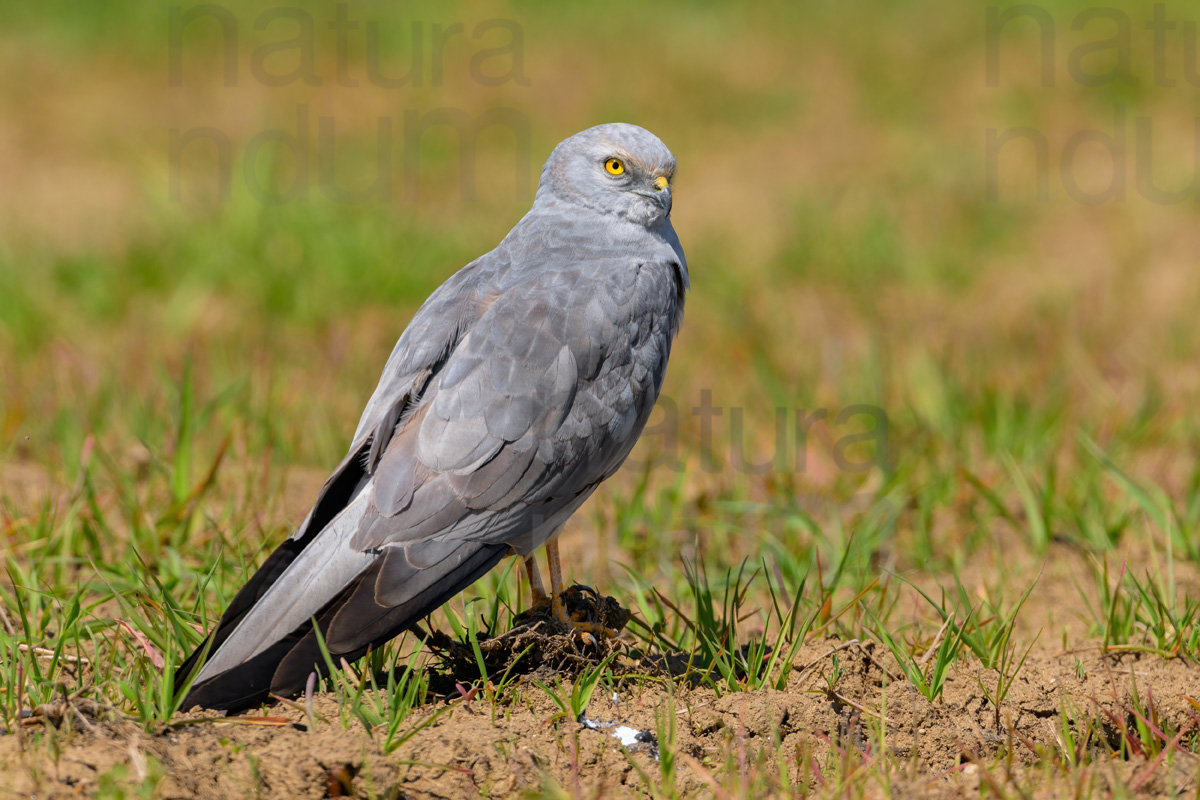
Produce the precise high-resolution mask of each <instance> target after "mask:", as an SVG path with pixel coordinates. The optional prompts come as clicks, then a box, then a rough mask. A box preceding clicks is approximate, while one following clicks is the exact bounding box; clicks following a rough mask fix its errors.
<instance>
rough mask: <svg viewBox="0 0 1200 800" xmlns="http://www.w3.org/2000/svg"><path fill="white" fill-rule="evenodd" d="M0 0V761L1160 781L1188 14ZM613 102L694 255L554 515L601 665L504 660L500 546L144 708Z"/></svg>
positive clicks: (360, 770)
mask: <svg viewBox="0 0 1200 800" xmlns="http://www.w3.org/2000/svg"><path fill="white" fill-rule="evenodd" d="M0 5H2V7H3V10H4V18H5V19H6V25H5V26H4V28H3V30H2V31H0V109H3V113H0V187H2V188H0V534H2V538H0V552H2V553H3V557H4V562H5V567H6V570H7V575H6V577H0V725H2V726H3V727H4V731H5V732H4V735H0V769H2V770H3V773H4V774H5V775H6V776H8V777H7V778H6V780H5V781H4V782H3V783H4V785H3V786H0V796H8V795H11V796H19V797H23V796H34V795H36V796H38V797H60V796H61V797H68V796H78V795H79V794H83V795H86V796H99V797H111V798H117V797H210V796H211V797H240V796H246V797H274V796H281V797H283V796H287V797H301V796H312V797H322V796H343V795H354V796H364V797H423V796H440V797H457V796H474V795H476V794H487V795H489V796H510V795H518V794H526V795H532V796H543V797H619V796H629V795H632V796H653V797H676V796H712V797H718V798H724V797H746V796H762V797H766V796H789V795H793V794H805V795H812V796H818V797H834V796H839V797H841V796H846V797H876V796H893V795H895V796H930V797H933V796H938V797H943V796H948V797H958V796H972V797H974V796H987V797H1043V796H1066V795H1070V796H1075V797H1083V796H1101V795H1103V796H1108V797H1112V796H1118V797H1120V796H1138V795H1148V796H1172V797H1174V796H1189V797H1195V796H1197V794H1198V793H1200V785H1198V783H1197V771H1198V769H1197V764H1198V763H1200V759H1198V756H1200V688H1198V687H1200V680H1198V679H1197V675H1198V674H1200V673H1198V672H1197V667H1196V661H1197V659H1200V626H1198V617H1200V569H1198V566H1200V461H1198V460H1197V454H1198V452H1200V449H1198V448H1200V423H1198V422H1197V417H1196V414H1195V409H1196V408H1198V407H1200V360H1198V359H1197V353H1198V352H1200V325H1197V322H1196V320H1197V313H1196V309H1197V308H1198V307H1200V270H1197V268H1196V263H1195V258H1196V253H1197V252H1200V224H1198V223H1200V214H1198V209H1200V205H1198V202H1197V201H1198V200H1200V162H1198V161H1197V159H1200V150H1198V149H1197V144H1196V143H1197V141H1200V138H1198V137H1200V128H1198V127H1197V123H1196V121H1195V119H1193V117H1194V116H1195V114H1194V109H1195V108H1196V107H1197V101H1198V100H1200V88H1198V86H1200V78H1198V77H1196V76H1197V74H1198V72H1197V71H1198V69H1200V65H1198V64H1197V63H1196V62H1195V58H1196V56H1195V52H1196V47H1195V36H1196V34H1195V30H1196V21H1197V12H1196V11H1195V9H1194V8H1193V7H1192V6H1188V5H1185V4H1183V3H1166V4H1155V3H1151V2H1125V3H1122V4H1120V5H1115V6H1111V7H1106V8H1102V9H1100V10H1099V11H1098V12H1097V11H1092V12H1088V11H1087V9H1088V8H1089V7H1090V6H1089V5H1087V4H1084V3H1072V2H1067V1H1066V0H1044V2H1042V3H1041V4H1039V5H1036V6H1028V5H1026V6H1023V7H1021V9H1023V11H1022V10H1021V9H1018V11H1017V12H1014V11H1013V8H1014V7H1013V6H1011V5H1009V4H997V5H978V6H977V5H974V4H969V3H954V2H949V0H913V2H909V3H887V2H882V0H879V1H877V2H876V1H872V2H867V3H864V4H861V5H859V6H855V7H846V8H844V9H843V8H840V7H838V6H836V5H834V4H800V3H795V4H784V3H779V4H764V5H754V6H748V5H747V6H732V5H730V6H725V5H722V4H716V3H711V4H696V5H695V6H686V7H684V6H678V7H671V6H656V7H654V8H648V7H643V6H641V5H638V4H633V3H618V4H616V5H610V6H607V7H605V10H604V11H603V12H600V11H597V12H595V13H590V14H585V13H584V12H583V11H582V10H581V9H576V8H573V7H567V6H565V5H562V4H549V3H512V4H511V5H504V4H495V3H491V4H486V5H469V6H468V5H465V4H463V5H461V6H452V5H442V4H432V3H405V4H402V5H400V4H385V3H376V2H372V3H361V4H359V3H354V4H349V5H346V6H342V11H338V7H336V6H325V5H318V4H315V3H311V4H310V3H299V4H292V5H288V6H278V5H272V4H267V3H252V4H249V5H247V6H245V7H241V8H235V7H233V6H229V7H228V8H226V7H224V6H211V5H210V6H201V5H194V6H193V5H180V6H175V7H158V6H154V5H153V4H137V3H132V2H126V1H125V0H118V1H116V2H109V3H97V4H93V5H90V6H87V7H80V6H75V5H68V4H66V3H61V2H51V3H43V4H29V3H24V4H18V3H11V2H4V3H2V4H0ZM1010 13H1021V14H1022V15H1021V16H1015V17H1012V18H1009V17H1007V16H1005V15H1006V14H1010ZM1089 13H1090V14H1091V16H1089ZM339 14H344V16H341V17H339ZM1156 20H1157V21H1158V22H1162V23H1163V24H1161V25H1158V24H1157V23H1156ZM1166 22H1174V23H1176V24H1175V25H1174V27H1166ZM455 26H457V27H455ZM1189 35H1190V40H1189ZM1189 42H1190V43H1189ZM612 120H622V121H628V122H633V123H637V124H640V125H642V126H644V127H646V128H649V129H650V130H652V131H654V132H655V133H657V134H658V135H659V136H661V137H662V139H663V140H664V141H665V142H666V143H667V144H668V145H669V146H670V147H671V148H672V149H673V151H674V152H675V155H676V157H677V159H678V161H679V164H680V169H679V173H678V177H677V179H676V181H675V186H676V195H675V210H674V212H673V215H672V216H673V219H674V222H675V227H676V229H677V231H678V232H679V236H680V239H681V241H682V242H683V245H684V248H685V250H686V252H687V254H688V260H689V264H690V268H691V275H692V285H693V289H692V292H691V295H690V296H689V299H688V308H687V313H686V316H685V320H684V327H683V333H682V335H681V337H680V338H679V339H678V341H677V343H676V346H675V350H674V354H673V357H672V362H671V368H670V371H669V373H668V376H667V382H666V385H665V387H664V397H663V400H662V403H661V409H660V410H659V411H658V412H656V416H655V417H654V418H653V419H652V421H651V423H650V427H649V428H648V430H647V433H646V435H645V436H644V437H643V440H642V442H641V443H640V444H639V446H638V449H637V450H636V451H635V453H634V456H633V457H632V458H631V460H630V463H629V464H628V465H627V466H626V468H625V469H624V470H622V472H621V473H619V474H618V475H617V476H616V477H615V478H614V479H613V480H611V481H610V482H609V483H608V484H606V486H605V487H604V488H603V489H602V490H601V491H600V492H599V493H598V494H597V496H596V497H595V498H594V499H593V500H592V501H590V502H589V503H588V505H586V506H585V507H584V508H583V510H582V511H581V512H580V513H579V514H577V515H576V517H575V518H574V519H573V520H572V521H571V523H570V524H569V526H568V530H567V531H566V532H565V533H564V538H563V542H564V555H565V556H566V557H567V559H568V561H569V572H570V574H571V577H572V578H573V579H574V580H577V581H579V582H581V583H585V584H588V585H591V586H594V587H596V588H597V589H599V590H601V591H602V592H603V593H604V594H609V595H613V596H614V597H616V598H617V599H618V600H619V601H620V602H621V603H622V604H623V605H625V606H626V607H628V608H629V609H630V610H632V611H633V612H634V620H633V622H631V623H630V625H629V627H628V628H627V630H626V633H625V635H624V636H623V637H622V639H621V640H620V644H619V645H618V646H617V647H616V649H615V650H614V651H613V655H612V658H611V659H608V660H602V659H600V658H591V659H590V660H589V658H587V656H588V655H589V654H587V653H583V654H582V655H581V657H580V658H574V659H568V661H569V662H570V664H572V665H573V667H572V668H571V669H568V670H561V671H556V670H555V669H553V667H554V663H552V661H553V659H550V658H547V660H546V662H545V663H544V664H543V665H542V666H541V667H540V668H539V669H538V670H536V671H534V672H532V673H528V674H527V670H525V668H524V666H523V665H522V663H521V661H520V660H518V661H517V665H516V666H514V665H513V663H512V656H513V655H518V654H519V650H518V651H516V652H509V653H508V657H506V658H502V657H500V655H496V656H495V657H494V658H493V657H492V656H491V654H492V652H493V651H492V650H489V649H488V648H489V647H490V646H491V645H488V644H487V643H488V641H489V639H488V636H493V637H494V636H497V635H499V634H500V633H501V632H503V631H506V630H508V628H509V627H510V626H511V625H512V617H513V615H514V614H515V613H516V612H519V611H520V610H521V609H522V608H523V603H524V602H525V600H524V599H523V598H527V596H528V594H527V587H523V586H521V585H519V581H518V578H517V573H518V572H519V570H516V569H511V568H510V565H509V564H508V563H507V562H506V563H505V564H504V565H503V566H502V567H501V568H498V569H497V570H496V571H495V572H494V573H493V574H491V575H489V576H487V577H486V578H485V579H483V580H482V581H481V582H480V583H479V584H478V585H477V586H476V587H475V588H474V589H473V590H472V591H470V592H469V593H468V594H467V596H465V597H462V598H459V599H458V600H456V601H455V602H453V603H451V604H450V605H448V606H447V607H446V609H444V610H443V611H442V612H440V613H439V614H437V615H435V616H434V618H433V619H432V621H431V625H432V626H433V627H434V628H437V629H438V630H440V631H443V632H445V633H446V634H448V635H449V636H450V637H451V638H452V639H454V640H455V641H458V642H460V643H462V645H463V648H465V649H461V650H460V651H455V652H460V654H462V653H465V654H467V657H466V660H465V661H463V660H462V659H459V660H458V661H455V660H453V659H449V660H447V657H446V655H445V653H443V657H442V659H441V661H440V662H439V659H437V658H432V657H430V656H429V654H428V648H418V647H417V645H416V643H415V637H413V636H408V637H406V638H405V639H404V640H402V641H400V642H397V643H396V644H395V645H393V646H391V647H389V648H387V649H386V650H385V651H383V652H379V653H375V654H373V655H372V656H371V658H370V659H368V662H369V663H366V662H365V663H364V664H360V665H357V666H350V667H349V668H347V669H345V670H339V671H338V672H337V674H336V675H335V677H334V678H333V679H331V680H329V681H327V682H326V683H325V685H323V686H321V687H317V689H318V690H317V691H316V692H315V694H314V696H313V697H311V698H309V699H308V700H307V701H306V699H305V698H300V699H299V701H298V703H295V702H294V703H292V704H286V703H281V704H277V705H272V706H270V707H267V708H266V709H265V710H263V711H262V712H258V713H256V714H255V715H252V716H256V717H258V719H251V720H249V721H247V720H242V721H237V722H233V721H229V722H226V721H213V720H211V719H206V718H207V717H211V716H212V715H211V714H210V715H203V714H197V713H188V714H180V713H178V711H177V704H178V698H175V697H173V696H172V695H171V692H170V688H169V687H170V686H171V683H172V676H173V671H174V667H175V665H177V664H178V663H179V661H180V659H182V657H183V656H184V655H186V653H187V652H188V651H190V649H191V648H192V647H193V646H194V645H195V643H196V642H197V641H199V640H200V639H201V638H202V637H201V631H203V630H205V629H207V628H208V627H209V626H210V625H211V624H212V623H213V622H214V621H215V617H216V615H217V614H219V613H220V611H221V610H222V609H223V608H224V606H225V603H226V602H227V601H228V600H229V599H230V598H231V597H232V594H233V593H234V592H235V591H236V590H237V588H238V587H239V586H240V585H241V584H242V583H243V582H244V580H245V579H246V577H247V576H248V575H249V574H250V573H251V572H252V571H253V570H254V568H255V567H256V566H257V565H258V564H259V563H261V561H262V559H263V558H264V557H265V555H266V554H267V553H268V552H269V551H270V549H271V548H272V547H273V546H274V545H276V544H277V543H278V542H279V541H280V540H281V539H282V538H284V537H285V536H287V535H288V534H289V533H290V532H291V531H292V530H293V529H294V526H295V525H296V524H297V523H298V522H299V521H300V520H301V519H302V518H303V517H304V515H305V513H306V512H307V510H308V504H309V503H311V502H312V500H313V498H314V497H315V493H316V491H317V490H318V489H319V488H320V486H321V484H322V482H323V481H324V479H325V477H326V475H327V473H328V470H329V469H331V468H332V467H333V466H334V465H336V464H337V463H338V461H339V460H340V459H341V457H342V455H343V454H344V450H345V448H346V446H347V445H348V443H349V437H350V435H351V434H352V432H353V428H354V425H355V423H356V422H357V419H358V414H359V412H360V411H361V408H362V406H363V404H364V403H365V401H366V399H367V397H368V396H369V394H370V391H371V390H372V388H373V387H374V385H375V381H376V380H377V379H378V374H379V370H380V369H381V367H382V365H383V363H384V361H385V360H386V358H387V355H388V353H389V352H390V349H391V347H392V345H393V343H394V342H395V339H396V338H397V337H398V336H399V334H400V332H401V331H402V330H403V328H404V326H405V324H406V323H407V320H408V319H409V317H410V316H411V314H412V312H413V311H415V309H416V308H417V306H418V305H419V304H420V303H421V301H422V300H423V299H424V298H425V297H426V296H427V295H428V294H429V293H430V292H431V291H432V290H433V289H434V288H435V287H436V286H437V285H439V284H440V283H441V282H442V281H443V280H445V279H446V278H447V277H448V276H449V275H451V274H452V273H453V272H454V271H455V270H456V269H458V268H459V267H460V266H462V265H464V264H466V263H467V262H468V261H470V260H471V259H473V258H474V257H476V256H477V255H479V254H481V253H483V252H485V251H487V250H489V249H490V248H491V247H493V246H494V245H495V243H496V242H498V241H499V239H500V238H501V237H502V236H503V235H504V234H505V233H506V232H507V231H508V230H509V229H510V228H511V227H512V225H513V224H514V223H515V222H516V221H517V220H518V219H519V218H520V216H521V215H522V214H523V213H524V212H525V210H526V209H527V208H528V206H529V203H530V201H531V199H532V188H533V186H534V185H535V182H536V176H537V170H538V169H539V167H540V165H541V162H542V160H543V159H544V158H545V156H546V155H547V154H548V153H549V151H550V149H551V148H552V147H553V145H554V144H555V143H556V142H557V141H559V140H560V139H562V138H564V137H566V136H568V135H570V134H572V133H574V132H576V131H578V130H581V129H583V128H586V127H589V126H591V125H593V124H597V123H600V122H604V121H612ZM481 123H488V124H486V125H482V126H481V128H480V129H479V130H478V131H477V136H476V135H475V134H476V130H475V127H476V125H477V124H481ZM464 132H465V133H466V136H465V137H464V135H463V134H464ZM464 141H466V142H468V143H470V142H473V143H474V146H473V147H466V148H464V147H463V142H464ZM355 193H357V194H355ZM509 644H511V642H509ZM512 649H513V648H510V651H511V650H512ZM495 652H496V653H499V648H498V649H496V651H495ZM539 652H540V651H539ZM527 663H528V662H526V664H527ZM464 664H465V666H464ZM387 682H390V684H389V683H387ZM456 684H458V686H456ZM614 697H615V698H616V699H617V702H615V703H614V701H613V698H614ZM581 712H587V716H589V717H593V718H599V719H602V720H605V721H607V720H620V721H623V722H628V724H630V725H633V726H635V727H638V728H643V729H646V730H650V731H653V732H654V733H655V735H656V738H657V758H655V757H654V756H653V755H652V754H650V753H649V752H648V751H647V750H646V749H644V748H643V749H637V748H634V749H632V750H630V751H628V752H626V751H623V750H622V749H621V748H620V747H618V746H617V744H616V740H615V739H612V738H611V737H610V736H608V735H607V734H606V733H605V732H604V731H600V732H596V731H591V730H588V729H586V728H585V727H583V726H581V725H580V724H578V723H576V722H575V718H577V717H578V716H579V714H580V713H581ZM339 793H341V794H339Z"/></svg>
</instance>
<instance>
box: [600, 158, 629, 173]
mask: <svg viewBox="0 0 1200 800" xmlns="http://www.w3.org/2000/svg"><path fill="white" fill-rule="evenodd" d="M604 168H605V169H606V170H608V174H609V175H620V174H621V173H622V172H624V171H625V165H624V164H622V163H621V162H620V161H619V160H618V159H615V158H610V159H609V160H608V161H605V162H604Z"/></svg>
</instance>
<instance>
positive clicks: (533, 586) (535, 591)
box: [525, 553, 550, 606]
mask: <svg viewBox="0 0 1200 800" xmlns="http://www.w3.org/2000/svg"><path fill="white" fill-rule="evenodd" d="M525 572H526V574H527V575H528V576H529V591H530V593H531V594H532V595H533V605H535V606H544V605H546V604H547V603H549V602H550V598H549V597H547V596H546V589H545V587H544V586H543V585H542V575H541V573H540V572H538V565H537V559H536V558H534V556H533V554H532V553H530V554H529V555H527V556H525Z"/></svg>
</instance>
